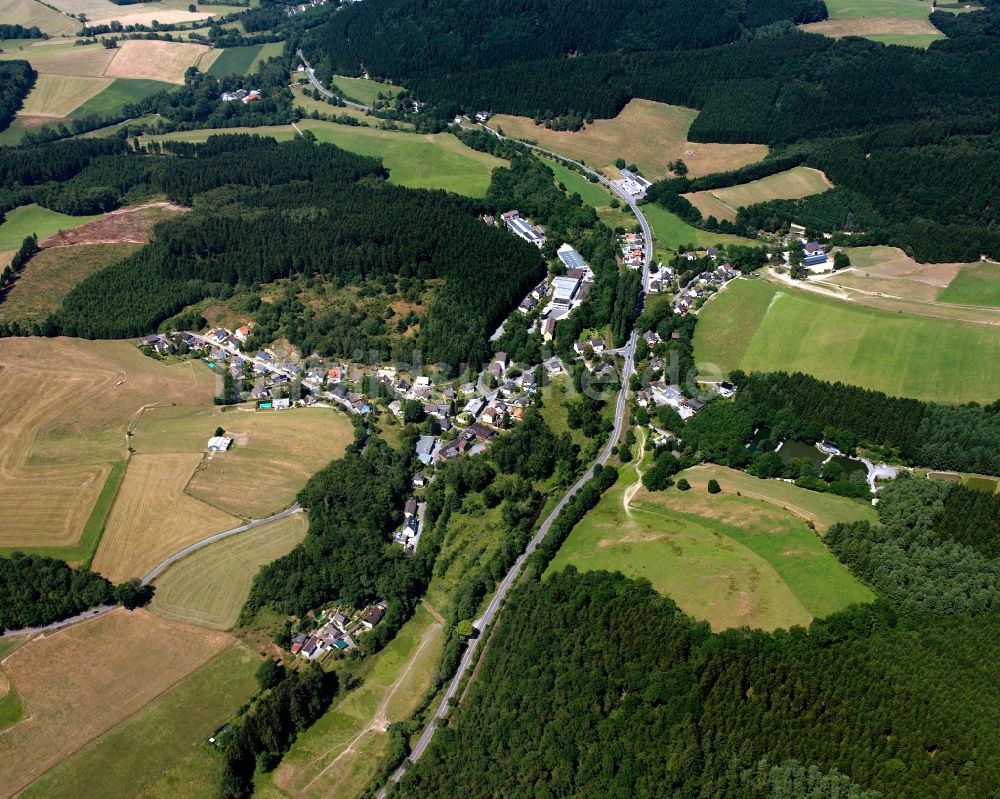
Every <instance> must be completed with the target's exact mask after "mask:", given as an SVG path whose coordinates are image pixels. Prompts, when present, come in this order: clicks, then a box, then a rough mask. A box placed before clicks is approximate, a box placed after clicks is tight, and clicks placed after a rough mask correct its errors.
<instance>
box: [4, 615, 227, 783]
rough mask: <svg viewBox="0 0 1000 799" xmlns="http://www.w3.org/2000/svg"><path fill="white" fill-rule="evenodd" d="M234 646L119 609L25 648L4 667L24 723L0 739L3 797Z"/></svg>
mask: <svg viewBox="0 0 1000 799" xmlns="http://www.w3.org/2000/svg"><path fill="white" fill-rule="evenodd" d="M232 643H233V639H232V638H231V637H230V636H228V635H225V634H224V633H219V632H214V631H210V630H203V629H201V628H198V627H192V626H189V625H184V624H177V623H176V622H172V621H167V620H166V619H161V618H159V617H157V616H154V615H153V614H151V613H149V612H148V611H145V610H136V611H132V612H128V611H125V610H122V609H117V610H114V611H112V612H111V613H107V614H104V615H102V616H99V617H97V618H95V619H93V620H91V621H85V622H82V623H80V624H77V625H73V626H71V627H66V628H63V629H62V630H58V631H57V632H55V633H52V634H49V635H44V636H40V637H38V638H35V639H34V640H32V641H30V642H28V643H26V644H24V645H22V646H21V647H20V648H18V649H17V650H15V651H14V653H13V654H11V655H8V656H7V657H6V658H5V659H4V660H3V663H2V665H3V670H4V672H5V673H6V675H7V677H8V678H9V679H10V681H11V683H12V684H13V685H14V687H15V689H16V690H17V695H18V697H20V700H21V702H22V703H23V705H24V711H25V718H24V720H22V721H20V722H19V723H17V724H16V725H14V726H13V727H10V728H9V729H7V730H6V731H5V732H4V733H3V735H2V737H0V746H2V749H3V757H0V797H10V796H13V795H15V794H17V793H18V792H19V791H20V790H22V789H23V788H25V787H26V786H27V785H29V784H30V783H31V782H33V781H34V780H36V779H38V778H39V777H40V776H41V775H42V774H44V773H45V772H46V771H47V770H48V769H50V768H52V767H53V766H55V765H56V764H58V763H60V762H61V761H63V760H65V759H66V758H68V757H69V756H70V755H72V754H73V753H74V752H77V751H78V750H80V749H81V748H82V747H84V746H86V745H87V744H88V743H89V742H91V741H93V740H94V739H95V738H97V737H98V736H100V735H102V734H104V733H105V732H107V731H108V730H110V729H111V728H113V727H114V726H115V725H117V724H119V723H120V722H122V721H123V720H125V719H127V718H129V717H130V716H132V715H133V714H134V713H136V712H137V711H139V710H141V709H142V708H143V707H145V706H146V705H148V704H149V703H150V702H152V701H153V700H154V699H156V697H158V696H159V695H160V694H162V693H163V692H164V691H167V690H168V689H170V688H171V687H172V686H174V685H176V684H177V683H178V681H179V680H182V679H183V678H185V677H186V676H187V675H189V674H191V672H193V671H194V670H195V669H198V668H199V667H201V666H202V665H203V664H205V663H206V662H208V661H209V660H211V659H212V658H213V657H214V656H215V655H217V654H218V653H219V652H221V651H222V650H223V649H225V648H226V647H228V646H230V645H231V644H232ZM192 711H193V712H194V709H193V708H192ZM78 787H80V788H81V789H82V788H84V787H85V786H78ZM75 795H76V796H79V795H80V794H79V793H77V794H75Z"/></svg>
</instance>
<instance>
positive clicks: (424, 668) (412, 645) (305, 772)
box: [264, 605, 444, 799]
mask: <svg viewBox="0 0 1000 799" xmlns="http://www.w3.org/2000/svg"><path fill="white" fill-rule="evenodd" d="M443 643H444V641H443V635H442V627H441V623H440V620H438V619H435V618H434V616H433V615H432V614H431V613H430V612H429V611H428V610H427V607H426V605H421V606H420V607H418V608H417V610H416V613H414V616H413V618H412V619H410V621H408V622H407V623H406V624H405V625H404V626H403V628H402V629H401V630H400V631H399V633H398V634H397V635H396V637H395V638H394V639H393V640H392V642H391V643H390V644H389V645H388V646H387V647H386V648H385V649H383V650H382V651H381V652H379V653H378V654H377V655H375V657H374V658H373V661H374V663H373V665H372V666H371V671H369V672H368V674H367V675H365V676H364V682H363V683H362V685H361V686H360V687H359V688H357V689H356V690H354V691H352V692H351V693H349V694H348V695H347V696H345V697H344V698H343V699H342V700H340V701H339V702H337V703H336V704H335V705H334V706H333V707H331V708H330V709H329V710H328V711H327V712H326V713H325V714H324V715H323V716H322V718H320V719H319V721H317V722H316V723H315V724H314V725H313V726H312V727H310V728H309V729H308V730H305V731H304V732H302V733H301V734H300V735H299V737H298V738H297V739H296V741H295V743H294V744H293V746H292V748H291V750H290V751H289V752H288V754H287V755H285V757H284V759H283V760H282V763H281V765H280V766H278V768H277V769H276V770H275V772H274V774H273V777H272V779H273V781H274V783H275V784H276V785H277V787H278V788H280V789H281V790H282V791H284V792H285V793H286V794H287V795H289V796H293V797H296V798H298V797H310V799H312V798H314V797H315V798H316V799H318V798H319V797H331V796H342V797H351V796H357V795H359V794H360V793H361V791H362V789H363V788H364V787H365V785H366V784H367V783H368V780H370V779H371V778H372V776H373V775H374V773H375V769H376V768H377V767H378V763H379V758H380V757H381V755H382V752H383V751H384V750H385V746H386V741H387V737H386V733H385V724H386V723H387V722H398V721H404V720H405V719H406V718H407V717H408V716H409V715H410V714H411V713H413V711H414V710H415V709H416V707H417V705H418V703H419V701H420V698H421V696H423V694H424V692H425V691H426V690H427V689H428V688H429V687H430V684H431V679H432V677H433V675H434V671H435V669H436V668H437V664H438V659H439V658H440V655H441V648H442V645H443ZM265 780H266V782H270V780H269V779H267V778H265ZM267 787H270V786H265V790H264V793H265V794H266V788H267Z"/></svg>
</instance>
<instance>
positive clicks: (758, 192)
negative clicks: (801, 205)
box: [683, 166, 833, 221]
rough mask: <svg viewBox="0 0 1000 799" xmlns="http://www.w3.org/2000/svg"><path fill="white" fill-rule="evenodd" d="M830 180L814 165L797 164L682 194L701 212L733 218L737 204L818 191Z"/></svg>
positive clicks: (790, 197)
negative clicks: (747, 179) (720, 186)
mask: <svg viewBox="0 0 1000 799" xmlns="http://www.w3.org/2000/svg"><path fill="white" fill-rule="evenodd" d="M832 186H833V184H832V183H830V181H829V180H827V179H826V175H824V174H823V173H822V172H820V171H819V170H818V169H811V168H809V167H806V166H797V167H795V168H794V169H789V170H787V171H785V172H779V173H778V174H776V175H768V176H767V177H765V178H761V179H760V180H754V181H751V182H750V183H742V184H740V185H738V186H727V187H726V188H723V189H713V190H711V191H698V192H694V193H692V194H685V195H683V196H684V197H686V198H687V199H688V200H689V201H690V202H691V204H692V205H694V206H695V207H696V208H697V209H698V210H699V211H701V213H702V216H704V217H705V218H708V217H709V216H714V217H715V218H716V219H720V220H721V219H728V220H730V221H733V220H735V219H736V211H737V210H738V209H739V208H741V207H747V206H751V205H755V204H756V203H763V202H767V201H768V200H786V199H787V200H794V199H798V198H800V197H808V196H809V195H810V194H819V193H821V192H824V191H826V190H827V189H829V188H832Z"/></svg>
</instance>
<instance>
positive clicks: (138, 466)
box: [93, 453, 254, 582]
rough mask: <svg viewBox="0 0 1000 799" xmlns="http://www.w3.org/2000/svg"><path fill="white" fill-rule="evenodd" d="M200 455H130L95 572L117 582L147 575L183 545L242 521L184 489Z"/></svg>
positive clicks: (99, 551)
mask: <svg viewBox="0 0 1000 799" xmlns="http://www.w3.org/2000/svg"><path fill="white" fill-rule="evenodd" d="M201 458H202V456H201V455H196V454H193V453H179V454H178V453H175V454H170V455H134V456H133V457H132V458H131V459H129V463H128V468H127V469H126V470H125V479H124V480H123V481H122V484H121V487H120V488H119V489H118V498H117V499H116V500H115V504H114V507H113V508H112V509H111V513H110V514H109V515H108V520H107V524H106V526H105V531H104V537H103V538H102V539H101V544H100V546H99V547H98V548H97V554H96V555H95V556H94V565H93V569H94V571H96V572H99V573H100V574H102V575H104V576H105V577H107V578H108V579H109V580H111V581H113V582H121V581H123V580H128V579H131V578H133V577H142V576H143V575H145V574H146V573H147V572H148V571H149V570H150V569H151V568H152V567H153V566H155V565H156V564H158V563H160V562H161V561H163V560H166V558H168V557H170V556H171V555H173V554H174V553H176V552H179V551H180V550H182V549H184V547H186V546H189V545H190V544H193V543H196V542H197V541H201V540H202V539H203V538H207V537H208V536H210V535H212V534H213V533H218V532H222V531H223V530H229V529H232V528H233V527H238V526H239V525H240V524H241V520H240V519H238V518H237V517H235V516H232V515H230V514H228V513H224V512H223V511H221V510H218V509H216V508H213V507H212V506H211V505H206V504H205V503H204V502H200V501H198V500H197V499H194V498H193V497H191V496H188V495H187V494H186V493H185V492H184V489H185V487H186V486H187V484H188V482H189V481H190V480H191V476H192V475H193V474H194V471H195V469H196V468H197V467H198V465H199V464H200V463H201ZM243 490H254V489H253V488H251V487H249V486H248V487H247V488H245V489H243Z"/></svg>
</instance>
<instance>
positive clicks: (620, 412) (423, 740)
mask: <svg viewBox="0 0 1000 799" xmlns="http://www.w3.org/2000/svg"><path fill="white" fill-rule="evenodd" d="M487 130H490V129H489V128H487ZM491 133H493V135H494V136H496V137H497V138H498V139H506V137H505V136H501V135H500V134H499V133H497V132H496V131H491ZM509 141H513V142H516V143H518V144H522V145H524V146H525V147H529V148H531V149H532V150H534V151H536V152H540V153H544V154H545V155H551V156H553V157H554V158H558V159H560V160H562V161H566V162H567V163H570V164H574V165H575V166H576V167H578V168H579V169H581V170H583V171H584V172H586V173H587V174H590V175H593V176H595V177H596V178H597V179H598V180H599V181H600V182H601V183H602V184H604V185H605V186H607V187H608V188H609V189H610V190H611V191H612V192H614V193H615V194H616V195H617V196H618V197H620V198H621V199H622V200H623V201H624V202H625V203H626V204H627V205H628V206H629V208H631V209H632V213H634V214H635V216H636V218H637V219H638V220H639V224H640V225H641V226H642V232H643V236H644V238H645V245H646V246H645V247H644V250H643V251H644V257H643V265H642V292H641V293H640V298H639V303H640V306H641V304H642V300H643V296H644V294H645V290H646V286H647V285H648V282H649V265H650V262H651V260H652V251H653V250H652V235H651V231H650V228H649V223H648V222H647V221H646V217H645V216H644V215H643V213H642V211H641V210H639V206H638V205H637V204H636V203H635V201H634V200H633V199H632V198H631V196H629V195H627V194H626V193H625V192H624V191H622V190H621V189H620V188H619V187H618V186H616V185H615V184H614V183H612V182H611V181H609V180H607V179H606V178H605V177H604V176H603V175H600V174H598V173H597V172H595V171H594V170H592V169H590V168H589V167H587V166H584V165H583V164H581V163H580V162H578V161H573V160H572V159H569V158H565V157H564V156H561V155H559V154H558V153H554V152H551V151H550V150H545V149H543V148H541V147H537V146H535V145H533V144H528V143H527V142H522V141H520V140H518V139H509ZM636 338H637V336H636V331H635V330H633V331H632V335H631V336H630V337H629V340H628V344H627V345H626V346H625V347H624V348H622V350H621V353H622V355H623V356H624V358H625V363H624V366H623V367H622V387H621V391H620V392H619V393H618V400H617V403H616V404H615V422H614V428H613V430H612V433H611V436H610V437H609V438H608V443H607V444H606V445H605V447H604V449H603V450H602V451H601V454H600V455H599V456H598V457H597V460H596V461H595V462H594V465H593V466H591V467H590V468H589V469H587V471H586V472H584V474H583V475H582V476H581V477H580V479H579V480H577V481H576V483H574V484H573V487H572V488H570V489H569V491H567V492H566V493H565V494H564V495H563V497H562V499H560V500H559V502H558V503H557V504H556V506H555V507H554V508H553V509H552V512H551V513H550V514H549V515H548V516H547V517H546V518H545V520H544V521H543V522H542V524H541V526H540V527H539V528H538V532H537V533H535V535H534V537H533V538H532V539H531V540H530V541H529V542H528V546H527V547H526V548H525V550H524V552H522V553H521V555H520V556H519V557H518V559H517V560H516V561H515V562H514V565H513V566H512V567H511V569H510V571H508V572H507V575H506V576H505V577H504V578H503V581H502V582H501V583H500V585H498V586H497V589H496V592H495V593H494V595H493V598H492V599H491V600H490V604H489V605H487V607H486V611H485V612H484V613H483V615H482V616H481V617H480V618H479V619H477V620H476V622H475V626H476V628H477V629H478V630H479V631H480V632H481V631H483V630H485V629H486V628H487V627H488V626H489V625H490V624H491V623H492V622H493V621H494V619H495V618H496V615H497V612H498V611H499V609H500V606H501V604H502V603H503V600H504V598H505V597H506V596H507V592H508V591H509V590H510V589H511V586H513V585H514V582H515V581H516V580H517V578H518V576H519V575H520V573H521V569H522V568H523V567H524V561H525V560H527V558H528V556H529V555H531V553H533V552H534V551H535V549H537V547H538V545H539V544H540V543H541V542H542V539H544V538H545V536H546V535H547V534H548V532H549V529H550V528H551V527H552V524H553V523H554V522H555V520H556V518H558V516H559V514H560V513H561V512H562V510H563V508H565V507H566V504H567V503H568V502H569V501H570V500H571V499H572V498H573V496H574V495H575V494H576V492H577V491H579V490H580V488H581V487H582V486H583V485H584V483H586V482H587V481H588V480H589V479H590V478H591V477H593V475H594V466H596V465H597V464H601V465H603V464H604V463H606V462H607V460H608V459H609V458H610V457H611V450H612V448H613V447H614V446H615V444H616V443H617V441H618V439H619V438H620V437H621V433H622V429H623V427H624V424H625V410H626V404H627V400H628V383H629V378H630V377H631V376H632V373H633V371H634V368H635V363H634V358H635V344H636ZM480 640H482V636H477V637H475V638H473V639H471V640H470V641H469V645H468V647H466V650H465V654H464V655H463V656H462V660H461V662H460V663H459V666H458V669H457V670H456V672H455V676H454V677H452V679H451V682H450V683H449V684H448V688H447V690H446V691H445V693H444V696H443V697H442V698H441V702H440V704H439V705H438V707H437V710H436V711H435V713H434V716H433V717H432V718H431V720H430V722H429V723H428V724H427V726H426V727H425V728H424V731H423V732H422V733H421V735H420V738H419V739H418V740H417V743H416V744H415V745H414V747H413V751H412V752H411V753H410V756H409V757H408V758H407V759H406V760H405V761H404V762H403V765H402V766H400V767H399V768H398V769H397V770H396V771H395V772H394V773H393V775H392V782H394V783H398V782H399V781H400V780H401V779H402V778H403V775H404V774H405V773H406V770H407V768H408V767H409V765H410V764H412V763H416V762H417V761H418V760H419V759H420V758H421V756H422V755H423V753H424V751H426V749H427V747H428V746H429V745H430V742H431V740H432V739H433V738H434V733H435V731H436V730H437V724H438V721H439V720H440V719H443V718H444V717H445V715H446V714H447V712H448V707H449V703H450V701H451V699H452V698H453V697H454V696H455V695H456V693H457V692H458V687H459V685H460V684H461V682H462V679H463V678H464V677H465V674H466V672H468V670H469V668H470V667H471V666H472V662H473V660H474V659H475V655H476V650H477V648H478V647H479V642H480ZM388 789H389V786H388V785H386V786H385V787H383V788H382V789H381V790H380V791H379V793H378V797H379V799H383V797H385V795H386V793H387V792H388Z"/></svg>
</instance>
